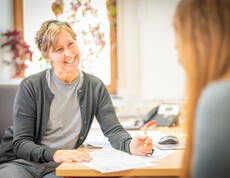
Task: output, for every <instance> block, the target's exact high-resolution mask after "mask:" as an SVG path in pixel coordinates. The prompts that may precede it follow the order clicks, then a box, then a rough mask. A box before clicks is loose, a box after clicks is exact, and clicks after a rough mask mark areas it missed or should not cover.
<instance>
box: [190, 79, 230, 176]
mask: <svg viewBox="0 0 230 178" xmlns="http://www.w3.org/2000/svg"><path fill="white" fill-rule="evenodd" d="M196 111H197V112H196V117H195V130H194V133H195V136H194V171H193V177H195V178H201V177H202V178H217V177H221V178H225V177H226V178H227V177H230V169H229V168H230V159H229V158H230V138H229V136H230V128H229V126H230V80H229V81H224V82H214V83H212V84H211V85H208V86H207V87H206V88H205V89H204V90H203V92H202V94H201V97H200V100H199V103H198V107H197V110H196Z"/></svg>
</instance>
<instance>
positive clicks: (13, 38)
mask: <svg viewBox="0 0 230 178" xmlns="http://www.w3.org/2000/svg"><path fill="white" fill-rule="evenodd" d="M2 36H3V37H4V38H5V42H4V43H3V44H2V45H1V47H2V48H4V47H8V50H9V52H11V53H12V54H13V57H12V61H10V62H9V61H4V62H5V63H8V64H9V63H12V64H13V66H14V75H13V78H24V77H25V69H26V68H27V67H28V66H27V65H26V64H25V60H30V61H32V56H33V52H32V51H31V50H30V46H29V45H27V43H26V42H25V41H24V39H23V37H22V36H21V34H20V32H19V31H18V30H13V31H7V32H6V33H3V34H2Z"/></svg>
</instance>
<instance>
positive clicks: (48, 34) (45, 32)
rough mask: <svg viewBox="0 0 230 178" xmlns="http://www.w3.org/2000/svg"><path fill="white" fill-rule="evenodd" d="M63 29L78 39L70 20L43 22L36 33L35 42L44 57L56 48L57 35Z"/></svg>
mask: <svg viewBox="0 0 230 178" xmlns="http://www.w3.org/2000/svg"><path fill="white" fill-rule="evenodd" d="M62 30H65V31H67V32H69V33H70V35H71V36H72V38H73V39H74V40H76V37H77V35H76V33H75V32H74V31H73V29H72V27H71V26H70V25H69V23H68V22H64V21H63V22H62V21H59V20H47V21H45V22H44V23H42V25H41V28H40V29H39V30H38V31H37V33H36V37H35V43H36V45H37V47H38V49H39V51H40V52H41V54H42V56H43V57H44V58H47V57H48V55H49V50H51V49H52V50H55V49H56V40H57V35H58V34H59V33H60V31H62Z"/></svg>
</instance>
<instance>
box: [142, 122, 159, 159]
mask: <svg viewBox="0 0 230 178" xmlns="http://www.w3.org/2000/svg"><path fill="white" fill-rule="evenodd" d="M156 123H157V121H156V120H152V121H149V122H147V123H146V124H145V126H144V134H145V135H147V129H148V127H150V126H151V125H153V124H156ZM144 146H145V148H146V147H147V144H146V143H145V144H144ZM153 152H154V149H152V152H151V153H150V155H152V154H153Z"/></svg>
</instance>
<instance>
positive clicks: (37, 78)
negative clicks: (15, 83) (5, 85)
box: [20, 70, 47, 86]
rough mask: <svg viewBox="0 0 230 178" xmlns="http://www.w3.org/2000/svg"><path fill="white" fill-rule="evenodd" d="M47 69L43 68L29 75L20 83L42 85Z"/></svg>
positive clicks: (23, 84)
mask: <svg viewBox="0 0 230 178" xmlns="http://www.w3.org/2000/svg"><path fill="white" fill-rule="evenodd" d="M46 71H47V70H43V71H41V72H38V73H36V74H32V75H29V76H28V77H26V78H24V79H23V80H22V81H21V83H20V85H21V86H36V85H40V84H41V82H42V77H45V74H46Z"/></svg>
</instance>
